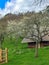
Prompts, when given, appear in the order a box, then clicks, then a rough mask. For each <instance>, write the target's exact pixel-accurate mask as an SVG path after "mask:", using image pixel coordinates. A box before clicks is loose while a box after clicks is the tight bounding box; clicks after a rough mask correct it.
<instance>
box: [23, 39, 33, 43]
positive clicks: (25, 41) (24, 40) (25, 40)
mask: <svg viewBox="0 0 49 65" xmlns="http://www.w3.org/2000/svg"><path fill="white" fill-rule="evenodd" d="M28 42H34V41H33V40H31V39H29V38H24V39H23V40H22V43H28Z"/></svg>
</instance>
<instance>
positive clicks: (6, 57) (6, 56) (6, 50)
mask: <svg viewBox="0 0 49 65" xmlns="http://www.w3.org/2000/svg"><path fill="white" fill-rule="evenodd" d="M5 52H6V55H5V59H6V63H7V62H8V49H7V48H5Z"/></svg>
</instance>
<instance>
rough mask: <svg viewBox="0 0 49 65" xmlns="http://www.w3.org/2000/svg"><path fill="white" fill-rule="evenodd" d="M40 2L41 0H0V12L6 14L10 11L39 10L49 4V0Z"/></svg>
mask: <svg viewBox="0 0 49 65" xmlns="http://www.w3.org/2000/svg"><path fill="white" fill-rule="evenodd" d="M35 2H36V3H35ZM39 2H40V0H38V1H37V0H0V14H1V15H2V16H4V15H6V14H8V13H15V14H17V13H19V12H20V13H25V12H27V11H36V12H38V11H40V10H43V9H45V8H46V6H48V5H49V0H42V2H41V4H40V3H39ZM37 4H38V5H37Z"/></svg>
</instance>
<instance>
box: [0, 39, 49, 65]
mask: <svg viewBox="0 0 49 65" xmlns="http://www.w3.org/2000/svg"><path fill="white" fill-rule="evenodd" d="M27 46H28V45H27V44H22V43H21V39H18V40H17V41H16V39H8V38H6V39H5V40H4V42H3V48H8V63H3V64H0V65H49V47H43V48H40V49H39V50H38V51H39V52H38V54H39V56H38V57H37V58H35V48H28V47H27Z"/></svg>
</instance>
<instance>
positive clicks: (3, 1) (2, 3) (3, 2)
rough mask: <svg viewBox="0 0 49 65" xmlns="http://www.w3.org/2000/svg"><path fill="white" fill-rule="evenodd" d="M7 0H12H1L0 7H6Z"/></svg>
mask: <svg viewBox="0 0 49 65" xmlns="http://www.w3.org/2000/svg"><path fill="white" fill-rule="evenodd" d="M7 1H10V0H0V8H1V9H3V8H5V4H6V2H7Z"/></svg>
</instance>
